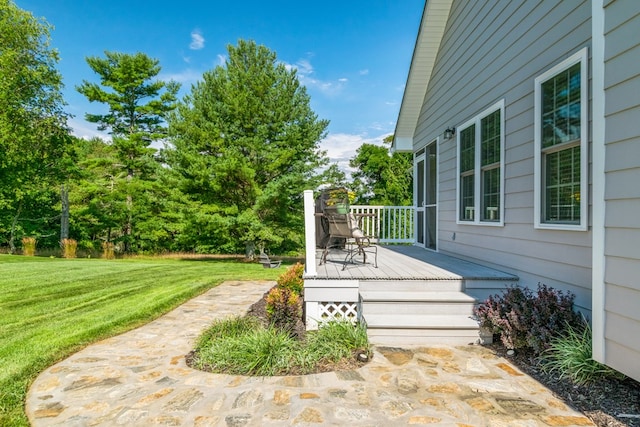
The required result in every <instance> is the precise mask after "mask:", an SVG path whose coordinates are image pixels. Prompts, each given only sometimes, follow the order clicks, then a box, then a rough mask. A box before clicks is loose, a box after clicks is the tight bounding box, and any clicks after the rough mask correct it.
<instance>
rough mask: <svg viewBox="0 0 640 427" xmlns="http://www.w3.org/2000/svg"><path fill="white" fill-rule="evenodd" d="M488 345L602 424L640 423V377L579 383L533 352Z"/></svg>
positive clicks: (634, 425) (638, 425) (639, 425)
mask: <svg viewBox="0 0 640 427" xmlns="http://www.w3.org/2000/svg"><path fill="white" fill-rule="evenodd" d="M488 347H489V348H491V349H492V350H494V351H495V352H496V354H497V355H498V356H501V357H504V358H506V359H508V360H510V361H511V362H512V363H513V364H514V365H516V366H517V367H518V368H520V370H522V371H523V372H525V373H526V374H528V375H529V376H531V377H533V378H535V379H536V380H537V381H538V382H540V383H541V384H542V385H544V386H545V387H547V388H549V389H550V390H551V391H553V392H554V393H555V394H556V396H558V397H559V398H560V399H562V400H563V401H564V402H565V403H566V404H567V405H569V406H571V407H572V408H574V409H577V410H578V411H581V412H583V413H584V414H585V415H586V416H588V417H589V418H591V420H592V421H593V422H594V423H595V424H596V425H597V426H598V427H624V426H632V427H640V383H638V382H637V381H634V380H632V379H630V378H626V379H624V380H618V379H615V378H607V379H599V380H597V381H596V382H594V383H592V384H588V385H584V386H579V385H576V384H573V383H572V382H571V381H570V380H568V379H559V378H557V376H556V375H554V374H549V373H547V372H545V371H544V370H543V369H541V368H540V366H539V364H538V362H537V360H536V358H535V357H534V356H533V355H531V354H529V353H526V352H516V353H515V354H514V355H512V356H509V355H507V349H506V348H505V347H504V346H503V345H502V344H500V343H494V344H492V345H489V346H488ZM638 363H640V361H638Z"/></svg>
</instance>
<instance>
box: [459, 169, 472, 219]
mask: <svg viewBox="0 0 640 427" xmlns="http://www.w3.org/2000/svg"><path fill="white" fill-rule="evenodd" d="M474 185H475V184H474V176H473V175H467V176H462V177H460V187H461V188H460V220H461V221H473V218H474V215H473V214H474V210H475V208H474V191H473V190H474Z"/></svg>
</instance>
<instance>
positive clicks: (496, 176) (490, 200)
mask: <svg viewBox="0 0 640 427" xmlns="http://www.w3.org/2000/svg"><path fill="white" fill-rule="evenodd" d="M481 219H482V221H500V168H494V169H489V170H485V171H482V218H481Z"/></svg>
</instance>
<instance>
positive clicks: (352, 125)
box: [15, 0, 424, 169]
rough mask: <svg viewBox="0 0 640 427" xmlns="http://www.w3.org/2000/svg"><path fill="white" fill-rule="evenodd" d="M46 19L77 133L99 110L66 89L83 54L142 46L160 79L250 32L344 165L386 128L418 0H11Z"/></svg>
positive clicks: (194, 67)
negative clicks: (292, 83)
mask: <svg viewBox="0 0 640 427" xmlns="http://www.w3.org/2000/svg"><path fill="white" fill-rule="evenodd" d="M15 1H16V4H17V5H18V6H19V7H20V8H22V9H25V10H28V11H30V12H32V13H33V14H34V15H35V16H38V17H44V18H45V19H46V20H47V21H48V22H49V23H50V24H52V25H53V26H54V30H53V31H52V46H53V47H54V48H56V49H57V50H58V51H59V53H60V57H61V60H60V63H59V66H58V69H59V70H60V72H61V73H62V75H63V77H64V82H65V86H66V87H65V91H64V95H65V100H66V102H67V103H68V104H69V105H68V107H67V111H68V112H69V113H71V114H72V115H74V116H75V117H74V118H73V120H72V121H71V122H70V124H71V126H72V127H73V128H74V133H75V134H76V135H78V136H83V137H90V136H93V135H97V134H98V132H97V130H96V128H95V125H93V124H91V123H87V122H86V121H85V120H84V115H85V113H87V112H92V113H98V112H101V111H102V110H101V107H100V106H99V105H96V104H95V103H94V104H91V103H89V102H87V101H86V100H85V98H84V97H83V96H82V95H80V94H79V93H78V92H77V91H76V90H75V87H76V86H77V85H78V84H80V83H81V82H82V80H89V81H97V78H96V75H95V74H94V73H93V72H92V71H91V69H90V68H89V66H88V65H87V64H86V61H85V57H87V56H103V52H104V51H105V50H109V51H118V52H126V53H135V52H144V53H146V54H147V55H149V56H151V57H153V58H156V59H158V60H160V65H161V66H162V72H161V75H160V78H162V79H168V78H172V79H174V80H177V81H179V82H180V83H182V90H181V95H184V94H186V93H188V92H189V90H190V87H191V84H193V83H194V82H196V81H197V80H199V79H201V77H202V73H203V72H205V71H207V70H210V69H213V68H214V67H215V66H217V65H221V64H222V63H223V61H224V59H225V55H226V52H227V45H229V44H232V45H235V44H236V42H237V40H238V39H251V40H255V41H256V42H257V43H259V44H263V45H265V46H267V47H268V48H269V49H271V50H272V51H275V52H276V54H277V57H278V60H279V61H281V62H283V63H286V64H289V65H291V66H293V67H296V68H297V70H298V76H299V79H300V81H301V83H302V84H304V85H305V86H306V87H307V91H308V93H309V95H310V97H311V106H312V108H313V110H314V111H315V112H316V113H317V114H318V116H319V118H322V119H328V120H330V125H329V129H328V130H329V134H328V136H327V138H326V139H325V140H324V141H323V142H322V147H323V148H324V149H326V150H327V151H328V154H329V157H330V158H331V159H332V160H333V161H336V162H338V163H339V164H340V166H341V167H342V168H343V169H347V163H348V159H349V158H350V157H352V156H353V154H354V152H355V150H356V149H357V148H358V147H359V146H360V145H361V144H362V143H364V142H369V143H380V142H381V141H382V138H383V137H384V136H386V135H388V134H390V133H392V132H393V130H394V128H395V122H396V119H397V116H398V111H399V108H400V102H401V101H402V94H403V90H404V84H405V81H406V77H407V73H408V70H409V65H410V61H411V55H412V53H413V46H414V43H415V39H416V36H417V31H418V26H419V23H420V17H421V13H422V7H423V4H424V0H396V1H391V0H341V1H336V0H323V1H316V2H313V1H308V2H300V1H295V2H294V1H289V0H275V1H264V0H262V1H254V0H248V1H217V0H209V1H194V0H182V1H155V2H151V1H141V0H137V1H136V0H133V1H132V0H108V1H77V0H15Z"/></svg>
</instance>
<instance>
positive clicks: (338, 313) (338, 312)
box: [318, 302, 358, 322]
mask: <svg viewBox="0 0 640 427" xmlns="http://www.w3.org/2000/svg"><path fill="white" fill-rule="evenodd" d="M318 314H319V318H318V320H319V321H321V322H328V321H331V320H337V319H346V320H350V321H352V322H356V321H357V320H358V303H357V302H319V303H318Z"/></svg>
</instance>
